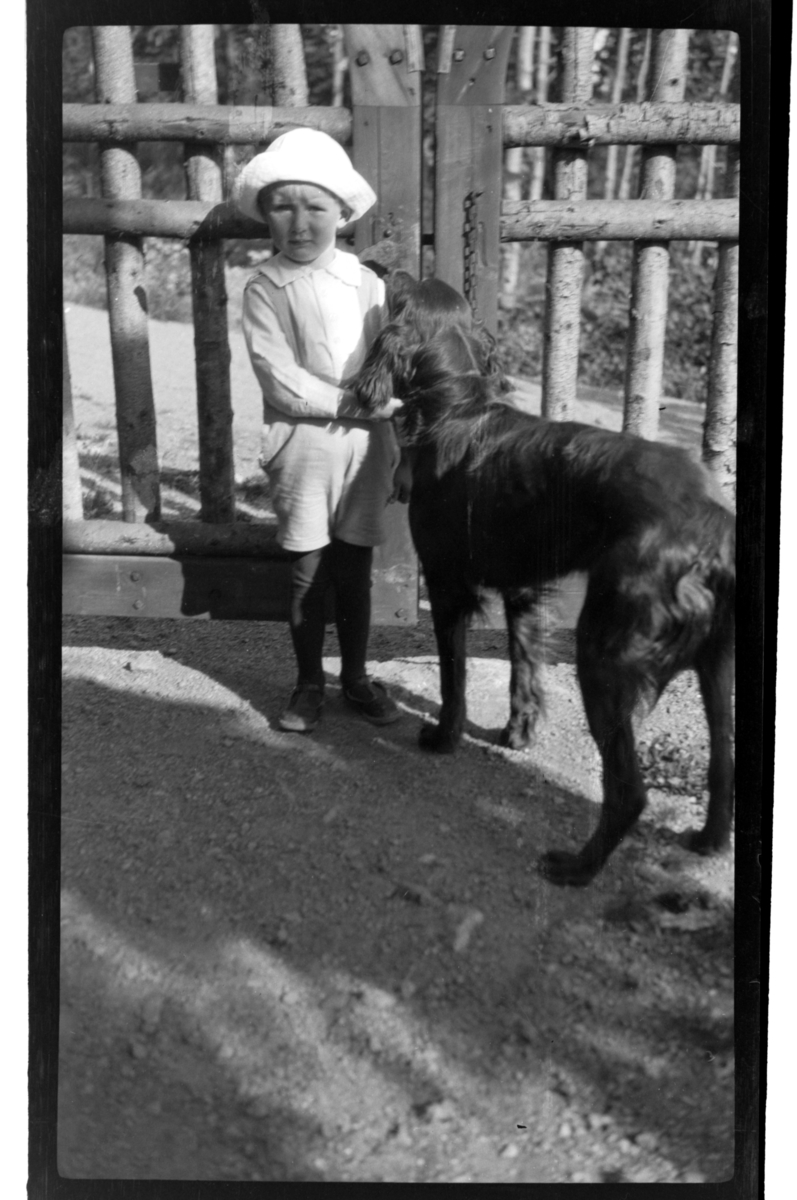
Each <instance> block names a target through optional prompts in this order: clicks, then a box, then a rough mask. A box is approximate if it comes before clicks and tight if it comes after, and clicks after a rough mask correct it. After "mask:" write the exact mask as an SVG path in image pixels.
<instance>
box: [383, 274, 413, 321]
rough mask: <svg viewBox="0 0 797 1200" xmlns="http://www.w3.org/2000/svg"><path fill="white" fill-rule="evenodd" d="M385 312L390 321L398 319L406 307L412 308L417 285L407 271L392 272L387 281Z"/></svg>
mask: <svg viewBox="0 0 797 1200" xmlns="http://www.w3.org/2000/svg"><path fill="white" fill-rule="evenodd" d="M386 286H387V310H388V312H389V313H390V317H391V320H394V321H395V320H396V319H397V318H398V317H400V316H401V315H402V314H403V313H404V311H405V309H407V307H408V306H409V307H413V306H414V302H415V296H416V294H417V291H418V284H417V282H416V281H415V280H414V279H413V277H412V275H410V273H409V271H393V272H391V274H390V276H389V277H388V279H387V284H386Z"/></svg>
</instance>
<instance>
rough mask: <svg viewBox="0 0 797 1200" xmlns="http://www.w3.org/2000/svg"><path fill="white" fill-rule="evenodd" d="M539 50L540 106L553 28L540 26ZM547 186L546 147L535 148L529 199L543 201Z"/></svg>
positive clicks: (537, 93)
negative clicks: (543, 191)
mask: <svg viewBox="0 0 797 1200" xmlns="http://www.w3.org/2000/svg"><path fill="white" fill-rule="evenodd" d="M538 40H539V50H538V52H537V90H536V100H537V103H538V104H544V103H545V101H546V100H547V99H548V72H549V71H550V66H551V27H550V25H541V26H540V36H539V39H538ZM544 184H545V147H544V146H535V147H534V149H533V150H532V154H531V181H530V183H529V199H530V200H542V190H543V186H544Z"/></svg>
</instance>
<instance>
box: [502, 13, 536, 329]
mask: <svg viewBox="0 0 797 1200" xmlns="http://www.w3.org/2000/svg"><path fill="white" fill-rule="evenodd" d="M535 33H536V28H535V26H534V25H522V26H521V27H520V32H519V33H518V39H517V58H516V67H515V89H516V91H517V93H518V95H519V97H520V102H521V103H523V104H527V103H528V102H529V100H530V98H531V85H532V63H533V61H534V35H535ZM525 161H526V156H525V152H524V150H523V147H522V146H510V148H509V149H508V150H507V151H506V152H505V154H504V199H505V200H509V201H512V200H521V199H522V198H523V176H524V173H525ZM522 249H523V248H522V246H521V244H520V242H509V243H508V244H507V245H504V246H502V247H501V307H502V308H508V309H511V308H514V307H515V300H516V296H517V286H518V280H519V278H520V256H521V252H522Z"/></svg>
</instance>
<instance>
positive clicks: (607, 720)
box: [539, 613, 646, 887]
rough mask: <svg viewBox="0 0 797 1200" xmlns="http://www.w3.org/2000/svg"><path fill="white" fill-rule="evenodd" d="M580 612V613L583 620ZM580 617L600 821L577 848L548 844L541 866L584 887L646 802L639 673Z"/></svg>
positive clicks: (558, 879) (557, 879) (582, 677)
mask: <svg viewBox="0 0 797 1200" xmlns="http://www.w3.org/2000/svg"><path fill="white" fill-rule="evenodd" d="M583 618H584V613H582V621H583ZM582 621H580V622H579V630H578V645H577V665H578V678H579V683H580V684H581V694H582V696H583V699H584V708H585V710H586V714H587V721H588V723H589V728H590V732H591V733H592V736H593V738H594V739H595V741H596V743H597V746H598V749H599V750H600V754H601V759H602V761H603V807H602V808H601V814H600V818H599V820H598V827H597V829H596V830H595V832H594V834H593V835H592V837H591V838H590V839H589V841H588V842H587V843H586V844H585V845H584V846H583V848H582V849H581V850H580V851H579V852H578V853H577V854H572V853H568V852H567V851H564V850H551V851H549V852H548V853H547V854H544V855H543V856H542V858H541V860H540V864H539V866H540V870H541V872H542V874H543V875H545V877H546V878H547V879H549V880H550V881H551V882H552V883H557V884H569V885H571V886H576V887H583V886H584V885H585V884H587V883H589V882H590V880H591V879H592V878H593V877H594V876H595V875H596V874H597V873H598V871H599V870H600V869H601V867H602V866H603V864H604V863H605V862H606V859H607V858H608V857H609V855H610V854H611V853H612V851H613V850H614V849H615V847H616V846H617V845H618V843H619V842H621V841H622V839H623V837H624V836H625V834H626V833H627V832H628V830H629V829H631V827H632V826H633V825H634V824H635V823H636V821H637V819H638V818H639V815H640V813H641V812H642V810H643V808H644V807H645V803H646V796H645V785H644V783H643V780H642V773H641V771H640V768H639V762H638V760H637V755H636V749H635V746H634V731H633V727H632V723H631V717H632V713H633V711H634V707H635V705H636V701H637V697H638V695H639V693H640V688H641V679H640V677H639V675H638V672H637V671H636V670H635V669H634V668H633V667H630V666H626V667H621V666H620V665H619V664H618V661H617V660H616V659H614V658H607V657H605V655H604V653H603V650H602V645H601V641H600V638H599V637H596V636H595V631H591V632H590V634H589V636H585V633H586V630H585V629H584V627H583V626H582Z"/></svg>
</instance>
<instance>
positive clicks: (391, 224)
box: [63, 25, 740, 624]
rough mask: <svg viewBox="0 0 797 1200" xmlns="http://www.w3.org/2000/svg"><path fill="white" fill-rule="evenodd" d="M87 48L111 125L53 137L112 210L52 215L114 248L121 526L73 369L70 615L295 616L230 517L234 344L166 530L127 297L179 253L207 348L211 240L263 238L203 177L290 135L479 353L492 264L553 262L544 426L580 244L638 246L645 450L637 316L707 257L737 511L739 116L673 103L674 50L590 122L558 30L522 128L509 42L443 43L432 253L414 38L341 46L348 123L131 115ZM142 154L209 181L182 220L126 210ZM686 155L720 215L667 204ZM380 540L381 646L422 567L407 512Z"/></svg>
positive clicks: (260, 551) (711, 404)
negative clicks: (175, 152)
mask: <svg viewBox="0 0 797 1200" xmlns="http://www.w3.org/2000/svg"><path fill="white" fill-rule="evenodd" d="M196 28H197V27H187V30H188V31H189V32H188V33H186V34H185V36H184V38H183V55H184V66H185V64H186V63H190V61H191V58H190V54H191V45H192V41H191V35H190V30H192V29H196ZM204 28H208V27H204ZM95 32H96V35H97V36H96V38H95V44H96V46H97V48H98V64H97V66H98V70H97V80H98V87H99V90H100V97H99V98H100V99H102V100H104V101H105V103H101V104H97V105H66V106H65V108H64V137H65V139H67V140H93V141H96V142H98V143H99V144H100V146H101V148H102V157H103V186H104V196H103V199H101V200H93V199H69V200H67V201H65V205H64V232H67V233H102V234H104V235H105V237H106V242H107V246H108V252H109V270H110V271H112V272H113V279H114V288H113V289H110V292H111V304H110V318H111V330H112V336H113V347H114V367H115V373H116V401H117V420H118V428H119V448H120V466H121V473H122V490H123V501H124V514H123V515H124V524H120V523H119V522H118V521H84V520H83V519H82V501H81V497H80V483H79V472H78V468H77V449H76V445H75V434H74V421H73V416H72V408H71V395H70V387H69V374H68V367H67V358H66V353H65V357H64V363H65V371H64V447H65V461H64V479H65V509H64V513H65V521H64V551H65V555H64V573H63V580H64V609H65V611H67V612H73V613H106V614H111V615H140V616H189V617H193V616H216V617H228V618H231V617H236V618H246V619H271V618H279V619H283V618H284V617H285V616H286V614H287V601H288V584H289V576H288V567H287V562H286V556H285V555H284V554H283V552H282V551H281V550H280V548H279V547H278V546H277V545H276V541H275V538H274V527H273V525H269V524H268V523H259V524H257V525H250V524H243V523H236V522H234V520H231V516H230V514H231V513H232V511H233V510H232V507H231V503H232V494H231V487H232V484H231V473H230V468H229V464H230V462H231V456H232V449H231V433H230V419H229V418H230V404H229V375H228V369H227V363H228V359H229V350H228V347H227V346H226V326H225V333H224V337H223V339H221V338H220V337H217V338H216V344H217V347H218V349H217V353H216V356H215V359H214V361H213V362H212V363H210V364H209V363H208V362H204V363H203V364H201V365H200V364H199V363H198V397H199V409H200V411H199V426H200V473H201V478H202V501H203V503H202V517H203V521H201V522H195V521H194V522H185V521H162V520H160V511H159V491H158V471H157V447H156V430H155V424H154V412H153V408H152V403H151V395H152V385H151V380H150V377H149V361H148V350H147V331H146V318H145V316H142V311H141V305H140V303H139V298H138V297H139V294H140V289H141V280H142V275H141V271H142V267H141V249H140V238H141V237H142V236H146V235H150V236H159V237H174V238H179V239H183V240H185V241H186V242H187V243H188V245H189V246H190V247H191V249H192V268H193V271H194V295H195V301H196V302H195V324H196V325H197V327H198V328H199V327H200V326H203V327H208V326H209V327H211V328H216V329H218V320H217V315H218V310H219V308H221V309H222V310H223V302H224V297H223V286H224V285H223V275H221V273H220V271H219V270H218V263H219V261H220V251H219V250H218V248H219V245H220V240H221V239H223V238H224V237H253V238H255V237H256V238H260V237H262V235H263V229H262V226H260V225H259V224H257V223H255V222H249V221H246V220H244V219H243V218H241V217H240V216H239V215H238V214H237V213H236V212H234V211H233V209H232V208H231V206H230V204H229V202H223V201H221V200H220V198H219V193H218V190H217V185H216V183H214V176H213V148H214V147H218V146H227V145H231V144H234V143H239V144H254V145H255V146H256V147H258V148H262V146H263V145H265V144H267V143H268V142H269V141H271V140H272V139H273V138H274V137H276V136H278V135H279V133H280V132H282V131H284V129H285V128H287V127H290V126H293V125H297V124H300V125H311V126H313V127H316V128H322V129H324V130H325V131H326V132H327V133H329V134H330V135H331V136H333V137H335V138H336V139H337V140H338V141H340V142H341V143H342V144H351V145H352V153H353V158H354V161H355V163H356V165H357V166H358V168H359V169H360V170H361V171H362V172H363V173H364V174H365V175H366V177H367V178H368V179H369V180H370V182H371V183H372V184H373V185H374V187H375V190H376V192H377V195H378V196H379V204H378V207H377V208H376V209H374V210H373V211H372V212H371V213H370V214H368V215H367V216H366V218H364V220H363V221H361V222H360V223H359V225H358V228H357V233H356V242H355V251H357V252H359V253H360V255H361V256H364V257H369V258H376V259H378V260H380V261H381V262H383V263H384V264H386V265H388V266H402V267H404V268H406V269H408V270H410V271H411V272H413V273H416V274H418V273H420V271H421V262H422V255H421V249H422V243H423V244H425V245H429V246H430V247H431V248H432V249H433V256H434V273H435V274H436V275H438V276H439V277H440V278H442V279H445V280H446V281H447V282H449V283H451V284H452V285H453V286H455V287H457V288H459V289H460V290H462V291H463V292H464V293H465V295H466V296H467V298H468V300H469V302H470V303H471V305H472V307H473V309H474V311H475V312H476V314H477V316H478V317H479V318H481V319H482V320H484V322H485V323H486V325H487V326H488V328H490V329H492V330H493V331H495V329H496V326H497V311H498V277H499V262H500V254H499V249H500V245H501V243H503V242H512V241H525V240H532V239H539V240H543V241H545V242H547V243H548V246H549V254H548V292H549V296H548V303H547V306H546V323H545V342H544V345H545V355H544V362H543V381H542V383H543V389H542V411H543V413H544V414H545V415H548V416H550V417H553V418H555V419H564V418H567V417H568V416H570V415H571V405H572V402H573V399H574V397H575V383H576V378H575V369H576V363H577V359H578V342H579V298H580V271H581V258H582V247H583V244H584V242H586V241H590V240H593V241H607V240H611V239H622V240H631V241H633V242H634V243H635V247H636V265H635V274H634V283H633V287H632V285H631V284H629V294H630V295H631V314H632V320H631V338H630V345H629V363H631V367H630V368H629V373H628V378H627V385H626V400H625V417H624V425H625V427H626V428H627V429H630V430H633V431H635V432H643V433H644V434H645V435H646V436H648V437H655V436H656V432H657V420H658V404H659V399H660V395H661V348H662V344H663V329H661V328H656V327H655V323H652V322H651V321H649V320H647V319H646V309H645V296H646V295H648V294H649V293H650V291H651V289H653V290H655V289H656V288H658V289H659V290H660V289H661V287H662V285H663V286H664V288H665V291H664V301H665V306H666V259H667V255H668V247H669V242H670V241H671V240H674V239H706V240H709V239H710V240H716V241H718V242H719V245H720V256H719V269H718V276H717V288H716V299H715V316H714V339H713V347H712V358H711V366H710V372H709V381H708V394H707V417H706V423H705V435H704V458H705V459H706V461H707V462H708V463H709V465H710V466H712V468H713V469H714V470H715V471H716V473H717V475H718V477H719V479H720V482H721V483H722V485H723V486H725V487H728V488H729V489H732V487H733V483H734V471H735V456H734V450H735V389H736V311H737V305H738V245H737V240H738V223H739V215H738V143H739V137H740V120H739V110H738V105H733V104H728V103H715V104H694V103H689V104H687V103H684V102H683V81H684V72H685V42H684V39H683V36H682V35H683V33H684V31H679V30H659V31H657V33H656V35H655V38H654V47H653V52H654V71H653V72H652V75H653V77H654V79H659V80H666V82H667V87H666V89H663V88H662V87H659V88H656V87H654V89H653V91H652V92H651V94H650V96H649V99H648V100H646V101H643V102H641V103H639V104H593V103H591V100H590V85H589V72H588V71H587V72H586V73H585V71H584V64H585V62H586V63H587V64H588V63H589V59H590V56H591V52H592V34H593V31H592V30H591V29H573V30H566V31H565V32H564V42H563V55H564V60H565V73H564V96H563V98H562V100H561V101H560V102H559V103H556V104H538V105H533V106H529V105H509V104H506V103H504V80H505V76H506V69H507V62H508V59H509V54H510V49H511V46H512V41H513V35H514V32H515V29H514V27H513V26H459V27H457V26H443V27H442V28H441V30H440V33H439V39H438V54H437V96H436V108H435V128H434V138H435V155H434V190H435V203H434V231H433V234H432V235H431V236H427V235H423V231H422V212H423V205H422V200H423V197H422V158H423V152H422V138H423V127H422V116H423V106H422V103H421V101H422V96H421V81H422V73H423V67H424V64H423V49H422V41H421V34H420V27H419V26H401V25H348V26H344V35H345V42H346V51H347V55H348V60H349V67H350V77H351V94H352V110H351V111H348V110H346V109H342V108H283V109H279V108H262V107H259V108H241V107H226V106H219V105H217V104H214V103H212V102H209V101H212V99H213V96H212V95H210V96H209V94H208V92H207V90H205V92H204V93H202V92H201V88H200V85H199V82H196V83H195V84H194V85H192V90H191V91H190V94H189V97H188V98H189V99H190V100H191V101H192V102H191V103H183V104H157V103H150V104H139V103H135V87H134V82H133V64H132V55H131V52H130V46H129V36H128V31H127V29H126V27H125V28H122V27H113V28H110V29H104V30H98V31H95ZM144 139H153V140H173V141H179V142H182V143H183V144H184V145H185V147H186V156H187V158H188V159H189V160H191V159H194V158H196V159H197V160H201V159H204V160H205V161H206V164H207V163H209V164H210V165H209V166H206V169H205V170H204V174H203V172H201V171H199V170H198V171H197V172H196V176H195V177H196V179H197V183H196V186H195V190H194V192H193V193H192V196H191V198H190V199H189V200H186V201H153V200H142V199H141V198H140V187H139V185H138V183H137V180H136V170H135V143H136V142H138V141H141V140H144ZM681 143H692V144H702V145H725V146H727V147H728V148H729V159H728V161H729V168H728V171H727V176H726V195H725V197H723V198H720V199H714V200H675V199H673V198H672V195H673V192H672V187H671V182H669V183H668V180H670V181H671V178H672V172H671V170H670V166H668V164H671V163H672V162H673V161H674V153H675V148H676V146H677V145H678V144H681ZM623 144H625V145H641V146H642V147H643V148H644V156H645V161H646V164H647V165H646V167H645V171H646V174H645V175H643V184H642V192H641V194H640V197H639V199H636V200H621V201H616V200H590V199H586V188H585V185H584V180H585V178H586V175H585V171H586V161H587V156H588V154H589V151H590V149H591V148H592V147H593V146H595V145H615V146H616V145H623ZM519 146H533V147H551V148H553V152H554V164H553V166H554V180H555V190H554V196H553V198H552V199H546V200H513V201H506V200H505V201H504V202H503V203H502V202H501V191H502V189H501V171H502V155H503V151H504V149H506V148H508V147H519ZM202 180H204V182H202ZM662 180H664V182H662ZM203 189H204V190H203ZM422 235H423V236H422ZM662 262H664V263H665V272H664V276H662V272H661V264H662ZM214 264H215V266H214ZM220 276H221V277H220ZM568 280H569V281H570V282H569V283H568ZM662 281H663V283H662ZM214 321H215V325H214ZM634 364H637V366H635V365H634ZM651 364H652V369H651ZM657 364H658V365H657ZM211 368H212V370H213V372H214V380H215V386H214V387H213V388H210V389H208V388H205V389H204V393H203V389H202V387H201V386H200V380H199V375H200V374H202V375H206V374H207V371H208V370H209V369H211ZM643 368H644V369H643ZM225 372H227V374H226V384H225ZM203 446H204V450H203ZM390 519H391V529H390V539H389V541H388V543H387V545H386V546H384V547H382V548H381V549H380V550H379V552H378V554H377V558H376V569H375V580H374V619H375V621H376V622H378V623H383V624H384V623H390V624H407V623H411V622H413V621H414V620H415V619H416V614H417V583H418V579H417V567H416V563H415V558H414V555H413V553H412V548H411V545H410V541H409V534H408V529H407V523H406V513H405V510H403V509H401V508H399V506H395V507H394V509H393V511H392V513H391V518H390Z"/></svg>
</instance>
